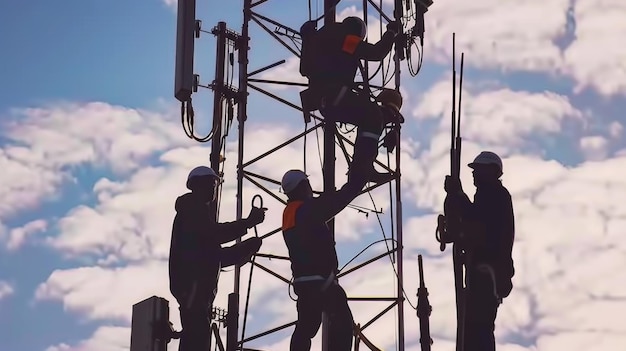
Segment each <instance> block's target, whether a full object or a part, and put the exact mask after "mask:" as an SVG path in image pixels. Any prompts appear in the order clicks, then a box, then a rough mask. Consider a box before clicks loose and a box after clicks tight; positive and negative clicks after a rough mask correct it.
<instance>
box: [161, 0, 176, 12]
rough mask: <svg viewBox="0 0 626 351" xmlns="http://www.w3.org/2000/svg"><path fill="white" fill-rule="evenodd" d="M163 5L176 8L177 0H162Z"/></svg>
mask: <svg viewBox="0 0 626 351" xmlns="http://www.w3.org/2000/svg"><path fill="white" fill-rule="evenodd" d="M163 2H164V3H165V5H167V6H169V7H171V8H172V9H174V10H175V9H176V8H177V6H178V0H163Z"/></svg>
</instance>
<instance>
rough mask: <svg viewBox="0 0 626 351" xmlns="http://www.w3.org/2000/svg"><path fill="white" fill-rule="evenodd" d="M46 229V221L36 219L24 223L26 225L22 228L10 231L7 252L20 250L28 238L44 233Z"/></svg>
mask: <svg viewBox="0 0 626 351" xmlns="http://www.w3.org/2000/svg"><path fill="white" fill-rule="evenodd" d="M47 228H48V222H47V221H45V220H43V219H37V220H34V221H31V222H28V223H26V225H24V226H22V227H19V228H14V229H11V232H10V234H9V240H8V241H7V248H8V249H9V250H16V249H18V248H20V247H21V246H22V244H24V242H25V241H26V239H27V238H28V237H30V236H32V235H34V234H37V233H41V232H45V231H46V229H47Z"/></svg>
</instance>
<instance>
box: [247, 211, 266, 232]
mask: <svg viewBox="0 0 626 351" xmlns="http://www.w3.org/2000/svg"><path fill="white" fill-rule="evenodd" d="M265 211H267V208H259V207H252V209H250V214H249V215H248V218H246V221H247V222H248V228H252V227H254V226H255V225H257V224H259V223H262V222H263V221H264V220H265Z"/></svg>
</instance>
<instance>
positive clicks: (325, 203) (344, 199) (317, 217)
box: [299, 176, 366, 223]
mask: <svg viewBox="0 0 626 351" xmlns="http://www.w3.org/2000/svg"><path fill="white" fill-rule="evenodd" d="M365 183H366V180H365V178H364V177H362V176H359V177H356V176H355V177H352V178H351V179H349V180H348V182H347V183H346V184H344V185H343V186H342V187H341V189H339V190H337V191H334V192H331V193H325V194H322V195H320V196H319V197H317V198H314V199H312V200H311V201H309V202H308V203H306V204H305V205H302V210H301V211H299V212H301V213H302V214H301V216H302V217H301V218H302V220H303V221H305V222H310V223H318V222H328V221H329V220H330V219H331V218H333V217H335V216H336V215H337V214H338V213H339V212H341V211H342V210H343V209H344V208H346V206H348V204H349V203H350V202H352V200H354V199H355V198H356V197H357V196H359V194H360V193H361V190H363V187H364V186H365Z"/></svg>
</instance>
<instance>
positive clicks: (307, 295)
mask: <svg viewBox="0 0 626 351" xmlns="http://www.w3.org/2000/svg"><path fill="white" fill-rule="evenodd" d="M380 133H381V130H380V129H379V130H378V131H377V132H372V131H370V130H367V129H366V130H363V129H362V127H358V129H357V138H356V141H355V147H354V155H353V160H352V166H351V167H350V169H349V171H348V181H347V183H346V184H344V185H343V187H342V188H341V189H339V190H338V191H334V192H326V193H324V194H322V195H320V196H319V197H314V196H313V190H312V188H311V184H310V183H309V180H308V178H307V175H306V174H305V173H304V172H302V171H300V170H289V171H287V172H286V173H285V174H284V176H283V178H282V181H281V186H282V189H283V191H284V192H285V194H286V195H287V197H288V201H287V206H286V207H285V209H284V211H283V224H282V231H283V238H284V240H285V244H286V245H287V249H288V251H289V258H290V260H291V271H292V275H293V288H294V291H295V293H296V295H297V296H298V298H297V303H296V309H297V311H298V321H297V323H296V328H295V330H294V332H293V335H292V338H291V347H290V350H291V351H308V350H310V348H311V339H312V338H313V337H314V336H315V335H316V334H317V332H318V330H319V327H320V324H321V320H322V312H326V313H327V314H328V318H329V323H330V326H329V350H332V351H349V350H351V347H352V338H353V319H352V312H351V311H350V307H349V306H348V300H347V296H346V293H345V291H344V290H343V288H342V287H341V286H340V285H339V282H338V280H337V277H336V275H337V273H338V260H337V252H336V249H335V240H334V237H333V234H332V232H331V231H330V230H329V228H328V227H327V225H326V222H328V221H329V220H330V219H332V218H333V217H334V216H335V215H337V214H338V213H339V212H341V211H342V210H343V209H344V208H345V207H346V206H347V205H348V204H349V203H350V202H351V201H352V200H353V199H354V198H356V197H357V196H358V195H359V194H360V193H361V191H362V190H363V187H364V186H365V184H366V183H367V170H369V169H371V167H372V166H373V162H374V159H375V158H376V155H377V153H378V138H379V137H380Z"/></svg>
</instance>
